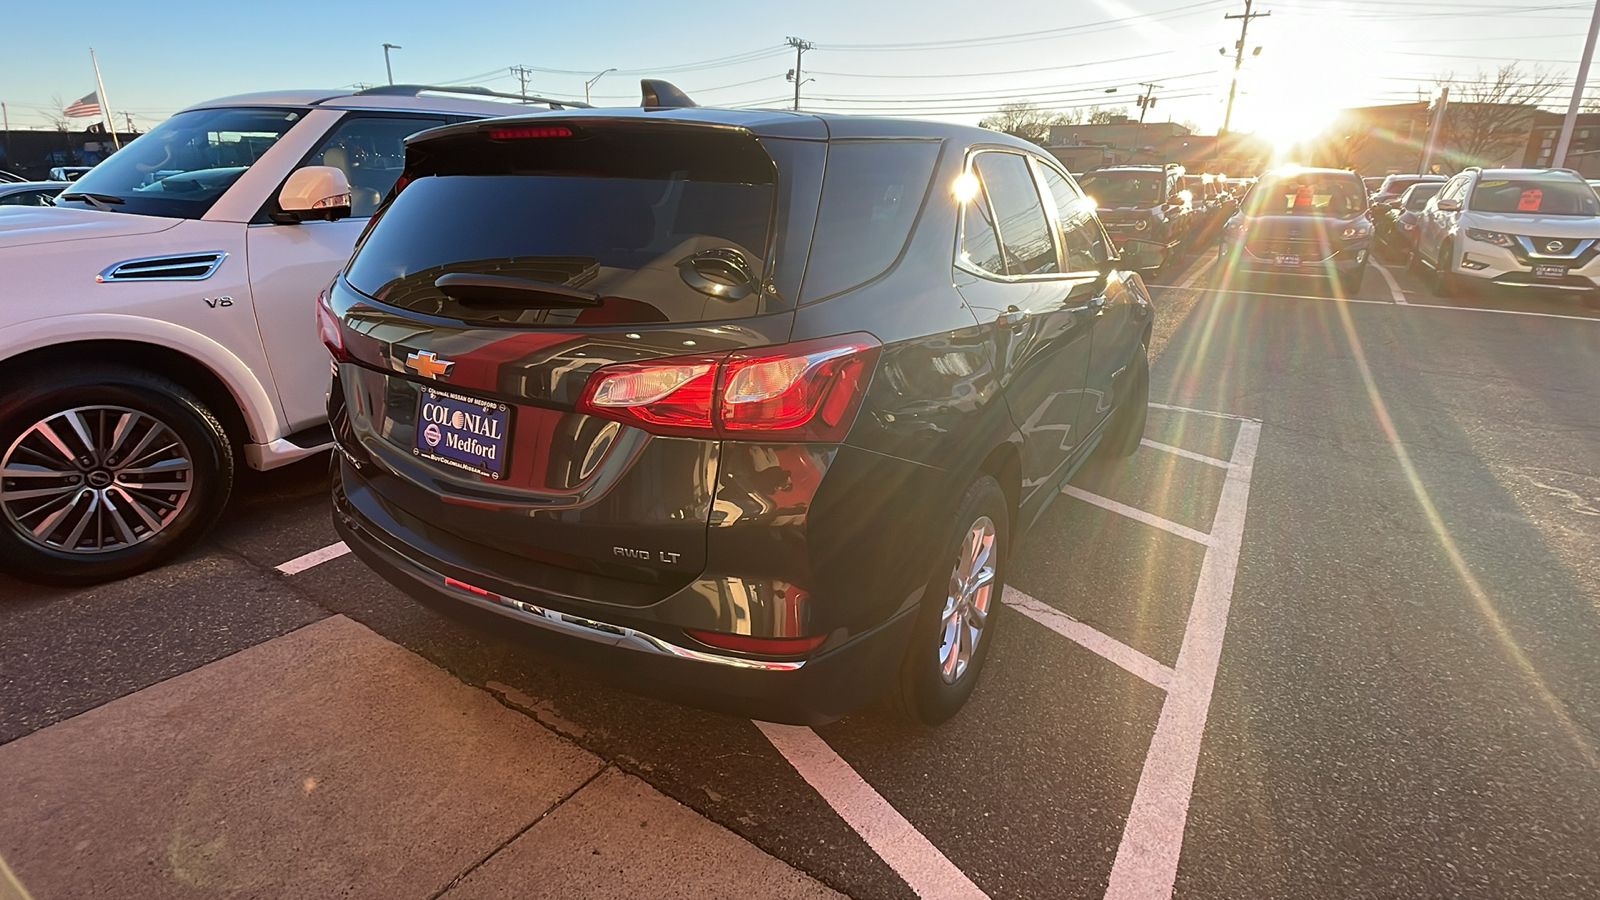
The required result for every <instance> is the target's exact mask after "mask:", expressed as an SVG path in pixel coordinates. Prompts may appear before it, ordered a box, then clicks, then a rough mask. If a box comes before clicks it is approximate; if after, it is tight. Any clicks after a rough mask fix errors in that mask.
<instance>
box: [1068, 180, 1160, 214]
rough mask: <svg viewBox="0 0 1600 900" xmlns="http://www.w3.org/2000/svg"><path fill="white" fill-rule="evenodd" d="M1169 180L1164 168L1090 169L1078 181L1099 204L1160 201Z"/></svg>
mask: <svg viewBox="0 0 1600 900" xmlns="http://www.w3.org/2000/svg"><path fill="white" fill-rule="evenodd" d="M1166 180H1167V179H1166V175H1165V174H1164V173H1161V172H1090V173H1089V174H1087V175H1085V176H1083V177H1082V178H1080V179H1078V184H1079V185H1081V186H1082V187H1083V191H1084V193H1086V194H1088V195H1089V196H1091V197H1093V198H1094V199H1095V202H1096V203H1097V204H1099V205H1100V206H1132V205H1134V204H1138V203H1160V202H1161V199H1162V197H1161V191H1162V188H1163V187H1165V185H1166Z"/></svg>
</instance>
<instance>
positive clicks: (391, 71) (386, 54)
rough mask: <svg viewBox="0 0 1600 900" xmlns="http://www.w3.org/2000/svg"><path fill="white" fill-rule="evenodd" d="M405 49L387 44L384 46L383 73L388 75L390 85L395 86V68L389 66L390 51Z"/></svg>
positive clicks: (397, 45)
mask: <svg viewBox="0 0 1600 900" xmlns="http://www.w3.org/2000/svg"><path fill="white" fill-rule="evenodd" d="M403 49H405V48H404V47H401V46H400V45H399V44H390V43H385V44H384V45H383V71H384V72H385V73H387V74H388V76H389V83H390V84H394V67H393V66H391V65H389V51H390V50H403Z"/></svg>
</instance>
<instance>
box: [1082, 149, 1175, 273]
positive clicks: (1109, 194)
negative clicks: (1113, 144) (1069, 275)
mask: <svg viewBox="0 0 1600 900" xmlns="http://www.w3.org/2000/svg"><path fill="white" fill-rule="evenodd" d="M1079 183H1080V184H1082V185H1083V189H1084V191H1085V192H1087V193H1088V194H1089V196H1091V197H1093V198H1094V199H1095V202H1096V203H1097V204H1099V212H1100V220H1101V221H1102V222H1104V223H1105V226H1106V230H1107V231H1109V232H1111V238H1112V240H1114V241H1116V243H1117V247H1118V248H1119V249H1121V251H1122V252H1123V253H1125V254H1127V260H1128V264H1129V265H1130V266H1132V267H1134V268H1138V269H1146V270H1151V271H1154V270H1157V269H1160V268H1162V267H1163V266H1165V265H1167V264H1168V263H1170V262H1174V261H1176V260H1178V259H1180V258H1181V257H1182V256H1183V252H1184V249H1185V247H1186V241H1187V240H1188V237H1189V232H1190V229H1191V228H1192V227H1193V219H1194V215H1195V211H1194V202H1193V199H1192V198H1191V197H1190V196H1189V192H1188V190H1187V188H1186V187H1185V184H1184V171H1183V166H1180V165H1175V164H1172V163H1168V164H1167V165H1164V166H1107V167H1105V168H1103V169H1095V170H1093V171H1091V172H1088V173H1087V174H1085V175H1084V176H1083V178H1082V179H1081V180H1080V182H1079Z"/></svg>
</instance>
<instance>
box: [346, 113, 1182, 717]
mask: <svg viewBox="0 0 1600 900" xmlns="http://www.w3.org/2000/svg"><path fill="white" fill-rule="evenodd" d="M1158 174H1159V170H1158ZM404 179H405V180H404V187H403V188H402V189H399V190H398V191H397V192H396V194H395V196H394V199H393V200H392V201H391V202H390V203H389V204H388V205H387V207H386V208H385V209H384V210H383V212H382V213H381V214H380V216H379V217H378V219H377V221H376V222H375V224H374V225H373V228H372V230H371V232H370V233H369V235H368V236H367V237H366V238H365V240H364V241H363V243H362V244H361V246H360V247H359V248H358V249H357V251H356V254H355V257H354V258H353V260H352V261H351V264H350V266H349V267H348V268H347V269H346V270H345V272H344V273H343V274H342V275H341V276H340V277H339V278H338V279H337V280H336V281H335V282H334V284H333V286H332V288H331V289H330V290H329V291H328V293H327V294H326V297H325V300H324V302H323V303H322V304H320V305H319V310H320V316H321V320H322V322H323V323H324V324H323V333H324V340H325V341H326V343H327V344H328V346H329V349H330V351H331V352H332V354H333V356H334V358H335V359H336V360H337V369H338V375H337V378H336V381H335V388H334V391H333V395H332V397H333V399H332V409H331V410H330V418H331V420H332V421H333V422H334V424H335V432H336V435H337V439H338V445H339V448H340V451H341V452H340V454H339V457H338V465H337V477H336V479H335V483H334V497H333V501H334V509H335V515H334V520H335V525H336V527H337V529H338V531H339V533H340V535H341V537H343V538H344V540H345V542H346V543H347V544H348V545H349V546H350V547H351V549H352V550H354V551H355V553H356V554H357V555H359V556H360V557H361V558H362V559H363V560H365V561H366V562H367V563H368V564H369V565H371V566H372V567H373V568H375V569H376V570H377V571H378V572H379V573H380V574H382V575H383V576H384V577H385V578H387V579H388V580H389V581H391V582H393V583H394V584H395V585H397V586H399V587H400V588H402V589H403V590H405V591H407V592H409V593H410V594H412V595H413V596H414V597H416V598H417V599H419V600H420V601H421V602H423V603H425V604H427V605H429V606H431V607H433V608H435V609H437V610H440V611H442V612H445V613H446V614H449V615H453V616H458V617H461V618H464V619H466V620H468V621H470V622H472V623H474V624H476V625H477V626H479V627H483V628H486V629H491V630H493V631H496V632H498V633H501V634H504V635H506V636H508V637H511V638H513V639H516V640H521V641H526V642H528V643H531V644H533V645H535V646H536V647H539V648H541V649H542V650H543V651H544V652H546V653H547V654H549V655H552V656H555V657H560V658H564V659H567V660H569V661H573V662H576V663H579V664H582V665H584V666H587V667H588V668H589V669H590V670H591V671H592V672H594V673H595V674H596V675H598V676H600V677H606V678H611V679H614V680H618V681H621V682H622V683H623V684H625V685H627V686H629V687H631V688H634V689H637V690H640V691H645V692H650V693H656V694H661V695H665V696H668V697H670V698H673V699H676V700H679V701H682V702H686V703H690V704H694V705H699V706H706V707H710V708H714V709H721V710H724V711H728V712H732V713H735V714H738V715H741V716H754V717H757V718H761V719H764V720H771V721H784V722H799V723H819V722H823V721H827V720H830V719H835V718H838V717H840V716H843V715H845V714H847V713H849V712H851V711H853V710H855V709H857V708H859V707H861V706H863V705H866V704H868V703H871V702H874V701H875V700H877V699H878V698H880V697H882V696H884V695H885V694H888V695H889V696H890V697H891V698H892V700H893V702H894V703H895V704H896V705H898V706H899V707H900V708H901V709H902V711H904V712H905V714H906V715H907V716H909V717H910V718H911V719H913V720H915V721H917V722H921V723H924V724H930V725H931V724H937V723H939V722H942V721H944V720H945V719H948V718H949V717H950V716H952V715H954V714H955V712H956V711H957V710H958V709H959V708H960V707H961V705H962V704H963V703H964V702H965V701H966V699H967V697H968V696H969V695H970V694H971V692H972V689H973V687H974V685H975V684H976V681H977V679H978V675H979V672H980V671H981V669H982V668H983V663H984V659H985V657H986V655H987V654H988V652H989V649H990V646H991V644H992V643H993V632H994V627H995V624H996V622H997V620H998V619H999V618H1000V617H999V615H998V605H999V600H1000V596H1001V593H1002V591H1003V590H1004V585H1005V581H1006V565H1007V560H1008V559H1009V558H1010V556H1011V553H1012V548H1013V547H1014V546H1015V544H1016V542H1017V541H1018V540H1019V539H1020V537H1021V536H1022V534H1023V533H1024V532H1025V531H1027V529H1028V528H1029V526H1030V525H1031V524H1032V523H1033V522H1034V521H1035V520H1036V519H1037V518H1038V517H1039V515H1040V514H1041V512H1042V511H1043V510H1044V509H1045V507H1046V506H1047V505H1048V504H1049V503H1050V501H1051V500H1052V499H1053V498H1054V497H1056V496H1057V495H1058V494H1059V493H1060V489H1061V485H1062V484H1063V483H1064V481H1065V480H1066V479H1067V478H1068V477H1069V476H1070V475H1071V473H1072V472H1073V471H1074V469H1076V468H1077V467H1078V466H1079V464H1080V463H1082V462H1083V461H1084V460H1085V458H1086V457H1087V456H1088V455H1089V454H1090V453H1091V451H1094V450H1095V449H1096V448H1097V447H1098V448H1099V450H1100V452H1101V453H1103V454H1104V455H1105V456H1106V457H1107V458H1116V457H1121V456H1126V455H1128V454H1131V453H1132V452H1134V451H1135V450H1136V449H1137V447H1138V445H1139V441H1140V437H1141V435H1142V434H1143V429H1144V419H1145V410H1146V399H1147V394H1148V390H1149V387H1148V385H1149V374H1148V373H1149V370H1148V359H1147V350H1146V347H1147V345H1148V341H1149V338H1150V333H1151V327H1152V322H1153V314H1152V307H1151V301H1150V297H1149V294H1148V292H1147V291H1146V290H1145V287H1144V285H1143V284H1142V282H1141V281H1140V279H1139V277H1138V276H1137V275H1135V274H1132V273H1130V272H1125V271H1122V270H1121V266H1120V264H1119V262H1118V261H1117V258H1116V256H1115V253H1114V251H1113V250H1112V247H1111V244H1110V240H1109V238H1108V237H1107V235H1106V234H1105V232H1104V230H1103V229H1102V228H1101V226H1100V223H1099V221H1098V220H1097V218H1096V216H1095V210H1094V206H1093V204H1092V203H1091V202H1090V201H1089V200H1088V198H1086V197H1085V196H1084V194H1083V193H1082V192H1081V191H1080V190H1079V189H1078V187H1077V185H1075V184H1074V183H1073V180H1072V178H1071V177H1070V176H1068V175H1067V174H1066V172H1065V171H1064V170H1063V169H1061V168H1060V167H1059V164H1058V163H1057V162H1056V161H1055V160H1054V159H1053V158H1051V157H1050V156H1049V155H1047V154H1045V153H1044V152H1043V151H1042V150H1040V148H1038V147H1037V146H1035V145H1033V144H1030V143H1028V142H1026V141H1022V140H1019V139H1016V138H1012V137H1009V136H1007V135H1004V134H998V133H996V132H993V131H988V130H983V129H978V128H972V127H965V126H958V125H947V124H934V123H925V122H913V121H906V120H902V119H871V118H852V117H847V116H835V115H804V114H799V113H789V112H780V111H754V110H743V111H735V110H716V109H676V110H674V109H666V110H655V111H635V112H633V113H628V112H625V111H618V110H594V111H586V112H578V113H573V114H550V115H541V116H537V117H527V118H520V119H507V120H496V121H493V122H485V123H473V124H466V125H457V126H452V127H448V128H442V129H436V130H433V131H429V132H426V133H424V134H421V135H418V136H416V137H414V138H412V139H411V140H410V142H409V146H408V153H407V158H406V169H405V175H404ZM1158 184H1159V181H1158Z"/></svg>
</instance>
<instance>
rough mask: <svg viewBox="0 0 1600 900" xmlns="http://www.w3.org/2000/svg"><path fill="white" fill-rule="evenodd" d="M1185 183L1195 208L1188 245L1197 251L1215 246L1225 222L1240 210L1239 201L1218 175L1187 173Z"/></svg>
mask: <svg viewBox="0 0 1600 900" xmlns="http://www.w3.org/2000/svg"><path fill="white" fill-rule="evenodd" d="M1184 185H1185V187H1186V188H1187V189H1188V191H1189V194H1190V197H1191V201H1190V202H1191V203H1192V204H1193V205H1194V208H1195V217H1194V223H1193V224H1192V225H1191V226H1190V235H1191V236H1190V238H1189V249H1192V250H1195V251H1199V250H1209V249H1214V247H1215V244H1216V242H1217V240H1218V239H1219V238H1220V237H1221V236H1222V226H1223V225H1225V224H1227V222H1228V220H1229V219H1231V218H1233V214H1234V213H1236V212H1238V211H1239V202H1238V201H1237V200H1235V199H1234V198H1233V195H1232V194H1230V193H1228V191H1227V188H1226V185H1225V184H1224V183H1223V181H1222V179H1221V178H1219V177H1217V176H1215V175H1210V174H1201V175H1185V176H1184Z"/></svg>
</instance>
